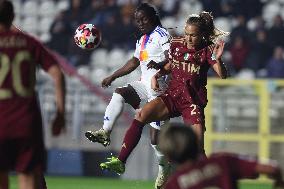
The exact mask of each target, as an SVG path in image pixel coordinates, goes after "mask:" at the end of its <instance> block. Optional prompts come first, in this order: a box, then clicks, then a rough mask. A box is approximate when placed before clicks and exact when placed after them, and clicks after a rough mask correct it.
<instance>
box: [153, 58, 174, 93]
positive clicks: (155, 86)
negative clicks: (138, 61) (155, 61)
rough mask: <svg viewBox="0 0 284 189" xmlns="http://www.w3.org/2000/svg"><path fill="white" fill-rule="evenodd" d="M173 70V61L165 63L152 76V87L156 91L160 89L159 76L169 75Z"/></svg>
mask: <svg viewBox="0 0 284 189" xmlns="http://www.w3.org/2000/svg"><path fill="white" fill-rule="evenodd" d="M170 72H171V63H170V62H168V63H167V64H165V65H164V67H163V68H162V69H160V70H159V71H158V72H157V73H156V74H155V75H154V76H153V77H152V78H151V88H152V89H153V90H154V91H159V90H160V89H159V83H158V78H160V77H162V76H164V75H167V74H169V73H170Z"/></svg>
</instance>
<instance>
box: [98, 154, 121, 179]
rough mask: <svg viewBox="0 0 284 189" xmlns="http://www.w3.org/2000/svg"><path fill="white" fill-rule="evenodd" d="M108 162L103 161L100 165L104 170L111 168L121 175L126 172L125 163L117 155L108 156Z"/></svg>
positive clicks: (110, 169)
mask: <svg viewBox="0 0 284 189" xmlns="http://www.w3.org/2000/svg"><path fill="white" fill-rule="evenodd" d="M107 160H108V161H107V162H104V163H101V164H100V167H101V169H102V170H105V169H106V170H109V171H113V172H116V173H117V174H118V175H121V174H123V173H124V172H125V164H124V163H123V162H122V161H120V160H119V159H118V158H117V157H114V156H112V157H110V158H107Z"/></svg>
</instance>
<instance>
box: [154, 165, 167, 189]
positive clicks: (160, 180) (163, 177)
mask: <svg viewBox="0 0 284 189" xmlns="http://www.w3.org/2000/svg"><path fill="white" fill-rule="evenodd" d="M170 173H171V165H170V164H166V165H164V166H163V169H159V172H158V176H157V178H156V181H155V189H162V188H163V187H164V184H165V183H166V181H167V179H168V177H169V175H170Z"/></svg>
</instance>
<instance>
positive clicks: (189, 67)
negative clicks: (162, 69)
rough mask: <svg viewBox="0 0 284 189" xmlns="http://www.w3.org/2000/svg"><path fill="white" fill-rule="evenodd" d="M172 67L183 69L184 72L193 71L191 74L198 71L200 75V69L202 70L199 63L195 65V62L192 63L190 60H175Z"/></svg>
mask: <svg viewBox="0 0 284 189" xmlns="http://www.w3.org/2000/svg"><path fill="white" fill-rule="evenodd" d="M172 68H177V69H182V70H183V71H184V72H188V73H191V74H193V73H196V74H198V75H199V71H200V66H199V65H195V64H193V63H190V62H179V61H177V60H173V62H172Z"/></svg>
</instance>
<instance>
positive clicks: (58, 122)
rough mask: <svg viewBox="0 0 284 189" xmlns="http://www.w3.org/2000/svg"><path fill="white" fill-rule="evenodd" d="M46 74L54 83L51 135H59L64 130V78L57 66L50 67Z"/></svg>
mask: <svg viewBox="0 0 284 189" xmlns="http://www.w3.org/2000/svg"><path fill="white" fill-rule="evenodd" d="M47 73H48V74H49V75H50V76H51V78H52V80H53V81H54V87H55V101H56V107H57V111H56V115H55V119H54V121H53V123H52V134H53V135H54V136H57V135H59V134H60V133H61V132H62V131H63V130H64V129H65V78H64V75H63V73H62V71H61V70H60V68H59V66H58V65H52V66H51V67H50V68H49V69H48V71H47Z"/></svg>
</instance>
